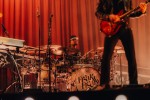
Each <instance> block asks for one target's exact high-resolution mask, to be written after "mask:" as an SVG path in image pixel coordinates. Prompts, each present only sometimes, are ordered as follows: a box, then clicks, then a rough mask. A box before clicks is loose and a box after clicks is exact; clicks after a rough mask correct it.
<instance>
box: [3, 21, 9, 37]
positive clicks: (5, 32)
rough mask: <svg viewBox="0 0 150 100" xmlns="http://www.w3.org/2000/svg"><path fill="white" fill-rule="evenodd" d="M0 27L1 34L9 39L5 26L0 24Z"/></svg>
mask: <svg viewBox="0 0 150 100" xmlns="http://www.w3.org/2000/svg"><path fill="white" fill-rule="evenodd" d="M1 25H2V30H3V34H4V35H6V37H9V33H8V31H7V30H6V28H5V26H4V25H3V24H1Z"/></svg>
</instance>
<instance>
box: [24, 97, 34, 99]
mask: <svg viewBox="0 0 150 100" xmlns="http://www.w3.org/2000/svg"><path fill="white" fill-rule="evenodd" d="M24 100H34V98H32V97H26V98H25V99H24Z"/></svg>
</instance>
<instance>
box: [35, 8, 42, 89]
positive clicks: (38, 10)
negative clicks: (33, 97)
mask: <svg viewBox="0 0 150 100" xmlns="http://www.w3.org/2000/svg"><path fill="white" fill-rule="evenodd" d="M36 13H37V17H38V27H39V30H38V32H39V33H38V35H39V50H38V53H37V54H38V57H39V61H38V62H39V69H40V73H39V86H38V88H40V89H41V55H40V51H41V50H40V49H41V47H40V46H41V38H40V37H41V30H40V9H39V8H37V12H36Z"/></svg>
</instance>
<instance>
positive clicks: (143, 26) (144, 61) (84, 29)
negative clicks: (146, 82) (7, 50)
mask: <svg viewBox="0 0 150 100" xmlns="http://www.w3.org/2000/svg"><path fill="white" fill-rule="evenodd" d="M132 1H133V8H134V7H137V6H138V4H139V3H140V2H144V1H145V0H132ZM98 2H99V0H0V12H1V13H2V14H3V17H2V18H0V23H1V24H4V26H5V27H6V29H7V31H8V32H9V35H10V37H11V38H15V39H23V40H25V41H26V45H28V46H34V47H36V46H39V45H40V46H43V45H47V44H48V33H50V37H49V38H50V40H51V44H52V45H61V46H63V47H66V46H68V42H69V37H70V36H71V35H77V36H78V37H79V48H80V50H81V51H82V55H83V54H85V53H87V52H88V51H90V50H92V49H96V48H98V47H100V46H103V40H104V34H103V33H101V32H100V31H99V23H100V21H99V20H97V18H96V17H95V11H96V7H97V3H98ZM149 8H150V7H149V6H148V10H147V13H146V15H144V16H141V18H138V19H136V18H134V19H131V27H132V29H133V32H134V38H135V49H136V58H137V62H138V67H143V68H145V69H148V68H150V9H149ZM51 15H53V17H52V20H51V21H52V23H51V28H48V23H49V22H50V16H51ZM0 36H5V34H3V32H2V28H1V27H0ZM39 41H40V42H39ZM118 45H121V43H120V42H119V43H118Z"/></svg>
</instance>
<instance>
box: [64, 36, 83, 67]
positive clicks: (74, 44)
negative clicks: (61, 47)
mask: <svg viewBox="0 0 150 100" xmlns="http://www.w3.org/2000/svg"><path fill="white" fill-rule="evenodd" d="M78 43H79V38H78V37H77V36H75V35H72V36H70V42H69V47H68V48H66V50H65V54H66V55H65V58H66V60H69V62H70V65H71V66H72V65H73V64H76V63H77V61H78V60H79V58H80V55H81V52H80V50H79V49H78Z"/></svg>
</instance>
